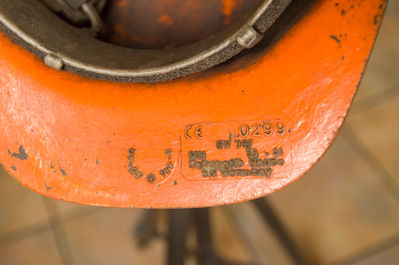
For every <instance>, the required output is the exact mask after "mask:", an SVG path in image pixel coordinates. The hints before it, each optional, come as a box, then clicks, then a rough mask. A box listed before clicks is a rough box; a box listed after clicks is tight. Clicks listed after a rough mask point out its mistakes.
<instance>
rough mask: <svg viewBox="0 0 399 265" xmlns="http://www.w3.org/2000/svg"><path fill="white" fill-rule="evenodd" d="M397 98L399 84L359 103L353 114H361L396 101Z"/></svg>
mask: <svg viewBox="0 0 399 265" xmlns="http://www.w3.org/2000/svg"><path fill="white" fill-rule="evenodd" d="M397 96H399V84H397V85H395V86H393V87H391V88H389V89H386V90H384V91H382V92H379V93H376V94H375V95H371V96H368V97H367V98H365V99H363V100H361V101H359V103H358V104H356V105H355V106H354V107H353V110H351V112H353V114H358V113H361V112H362V111H366V110H368V109H371V108H374V107H378V106H379V105H381V104H384V103H387V102H389V101H391V100H393V99H395V98H396V97H397Z"/></svg>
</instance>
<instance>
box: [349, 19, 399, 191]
mask: <svg viewBox="0 0 399 265" xmlns="http://www.w3.org/2000/svg"><path fill="white" fill-rule="evenodd" d="M398 25H399V24H398ZM398 27H399V26H398ZM398 45H399V42H398ZM398 68H399V65H398ZM398 89H399V88H398ZM347 123H348V124H349V125H350V127H351V128H352V131H353V132H354V133H355V135H356V136H357V137H358V138H359V139H360V141H361V143H362V144H363V145H365V146H366V148H367V149H368V150H369V151H370V152H372V154H373V156H374V157H375V159H377V160H378V161H379V163H381V164H382V165H383V166H384V168H386V169H387V170H388V172H389V173H390V175H392V177H394V178H395V180H396V185H397V189H398V191H399V93H398V95H397V96H396V97H395V98H392V99H390V100H389V101H387V102H385V103H384V104H380V105H378V106H376V107H372V108H370V109H368V110H364V111H362V112H361V113H354V114H350V115H349V118H348V120H347Z"/></svg>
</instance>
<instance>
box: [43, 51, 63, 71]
mask: <svg viewBox="0 0 399 265" xmlns="http://www.w3.org/2000/svg"><path fill="white" fill-rule="evenodd" d="M44 63H45V64H46V65H47V66H48V67H50V68H53V69H55V70H57V71H60V70H62V67H63V66H64V62H63V61H62V59H61V58H60V57H58V56H56V55H54V54H51V53H49V54H47V55H46V56H45V57H44Z"/></svg>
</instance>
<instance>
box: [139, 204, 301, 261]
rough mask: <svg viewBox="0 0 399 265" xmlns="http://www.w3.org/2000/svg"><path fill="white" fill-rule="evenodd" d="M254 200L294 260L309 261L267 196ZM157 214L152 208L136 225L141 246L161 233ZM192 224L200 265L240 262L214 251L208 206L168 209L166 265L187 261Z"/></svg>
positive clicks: (265, 221) (196, 253) (264, 219)
mask: <svg viewBox="0 0 399 265" xmlns="http://www.w3.org/2000/svg"><path fill="white" fill-rule="evenodd" d="M252 203H253V204H254V206H255V207H256V209H257V210H258V211H259V213H260V214H261V215H262V217H263V221H264V223H265V224H267V225H269V226H270V227H271V228H272V230H273V232H274V233H275V236H276V237H277V238H278V240H279V242H280V243H281V246H282V247H284V249H285V250H286V252H287V253H288V254H289V255H290V257H291V259H292V260H293V261H294V263H295V264H297V265H306V264H308V263H307V262H305V260H304V259H303V258H302V256H301V254H300V252H299V251H298V249H297V247H296V246H295V244H294V242H293V240H292V238H291V237H290V235H289V233H288V231H287V229H286V228H285V227H284V225H283V223H282V221H281V220H280V218H279V217H278V215H277V213H276V212H275V211H274V209H273V207H272V206H271V204H270V203H269V202H268V201H267V200H266V199H264V198H261V199H257V200H255V201H253V202H252ZM158 213H159V211H156V210H149V211H148V212H147V213H146V215H145V216H144V217H143V218H142V220H141V221H140V222H139V224H138V226H137V227H136V230H135V239H136V240H137V242H138V244H139V246H141V247H145V246H146V245H147V244H148V242H149V241H150V240H151V239H153V238H155V237H161V236H162V235H161V234H160V233H159V232H158V229H157V222H156V221H157V216H158ZM191 225H192V226H193V227H194V228H195V233H196V240H197V250H196V251H195V257H196V259H197V261H198V264H200V265H224V264H226V265H227V264H229V265H231V264H237V265H238V263H234V262H227V261H223V260H221V259H220V258H218V257H217V255H216V253H215V252H214V249H213V244H212V233H211V222H210V219H209V209H207V208H203V209H181V210H169V211H168V226H169V228H168V234H167V235H166V238H167V242H168V252H167V253H168V258H167V265H184V264H185V258H186V257H187V255H188V251H187V246H186V238H187V233H188V230H189V228H190V226H191ZM242 265H243V264H242Z"/></svg>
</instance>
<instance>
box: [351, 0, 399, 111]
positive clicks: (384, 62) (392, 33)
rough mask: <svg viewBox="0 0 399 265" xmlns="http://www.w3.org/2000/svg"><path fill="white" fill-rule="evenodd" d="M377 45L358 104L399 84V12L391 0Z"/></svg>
mask: <svg viewBox="0 0 399 265" xmlns="http://www.w3.org/2000/svg"><path fill="white" fill-rule="evenodd" d="M390 2H391V3H390V6H389V9H388V10H387V12H386V15H385V18H384V20H383V23H382V26H381V29H380V32H379V34H378V37H377V41H376V44H375V47H374V49H373V51H372V54H371V57H370V60H369V63H368V66H367V69H366V71H365V73H364V77H363V79H362V81H361V84H360V87H359V90H358V93H357V95H356V98H357V100H356V102H355V104H354V108H355V107H356V105H357V104H359V103H361V102H362V101H363V100H366V99H367V98H369V97H371V96H373V95H376V94H378V93H382V92H384V91H385V90H387V89H390V88H393V87H396V86H398V85H399V67H398V65H399V49H398V43H399V27H398V25H399V12H398V11H397V9H398V8H397V7H395V6H394V5H397V3H396V2H394V1H390Z"/></svg>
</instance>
